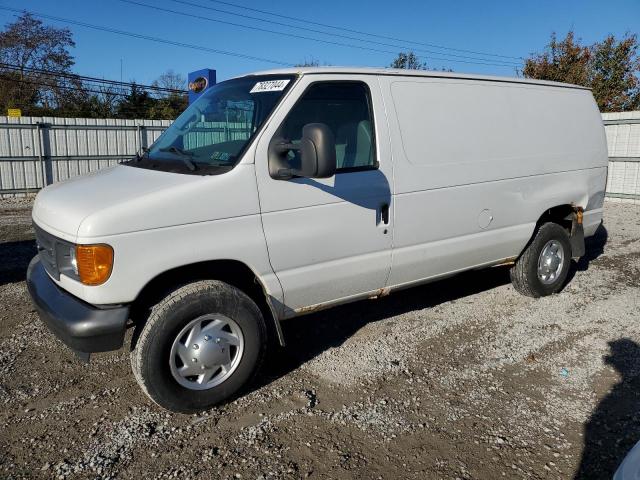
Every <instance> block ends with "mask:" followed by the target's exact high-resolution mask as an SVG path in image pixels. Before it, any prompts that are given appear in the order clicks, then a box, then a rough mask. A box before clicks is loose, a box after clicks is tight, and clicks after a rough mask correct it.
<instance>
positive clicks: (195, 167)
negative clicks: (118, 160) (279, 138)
mask: <svg viewBox="0 0 640 480" xmlns="http://www.w3.org/2000/svg"><path fill="white" fill-rule="evenodd" d="M293 80H294V77H293V76H287V75H277V76H276V75H268V76H267V75H263V76H250V77H244V78H238V79H233V80H228V81H226V82H221V83H219V84H217V85H215V86H213V87H211V88H209V89H208V90H206V91H205V92H204V93H203V94H202V95H201V96H200V98H198V100H196V101H195V102H193V103H192V104H191V105H190V106H189V107H188V108H187V109H186V110H185V111H184V112H183V113H182V114H181V115H180V116H179V117H178V118H177V119H176V120H175V121H174V122H173V123H172V124H171V126H170V127H169V128H167V130H166V131H165V132H164V133H163V134H162V135H161V136H160V137H159V138H158V140H156V141H155V142H154V143H153V145H151V147H150V148H149V149H148V150H147V151H146V152H144V153H143V154H140V155H138V156H137V157H136V158H135V159H133V160H131V161H129V162H127V163H126V165H129V166H132V167H139V168H148V169H153V170H163V171H167V172H176V173H186V174H193V175H216V174H221V173H225V172H227V171H229V170H231V169H232V168H233V167H234V166H235V165H236V164H237V163H238V161H239V160H240V158H241V156H242V154H243V153H244V151H245V150H246V148H247V146H248V145H249V143H250V142H251V139H252V138H253V136H254V135H255V133H256V132H257V130H258V129H259V128H260V126H261V125H262V124H263V123H264V121H265V120H266V119H267V117H268V116H269V115H270V114H271V112H272V111H273V110H274V108H275V106H276V105H277V104H278V102H279V101H280V99H281V98H282V97H283V95H284V93H285V92H286V91H287V89H288V88H289V87H290V86H291V85H292V84H293Z"/></svg>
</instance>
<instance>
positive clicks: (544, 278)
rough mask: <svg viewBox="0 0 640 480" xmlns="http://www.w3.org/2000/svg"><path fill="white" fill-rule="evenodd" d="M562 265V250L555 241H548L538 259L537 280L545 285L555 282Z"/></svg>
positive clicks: (560, 245) (559, 244)
mask: <svg viewBox="0 0 640 480" xmlns="http://www.w3.org/2000/svg"><path fill="white" fill-rule="evenodd" d="M563 264H564V248H563V247H562V244H561V243H560V242H559V241H557V240H549V241H548V242H547V243H546V244H545V246H544V247H543V248H542V251H541V252H540V258H539V259H538V279H540V281H541V282H542V283H544V284H545V285H549V284H551V283H553V282H555V281H556V280H557V279H558V277H559V276H560V273H561V272H562V267H563Z"/></svg>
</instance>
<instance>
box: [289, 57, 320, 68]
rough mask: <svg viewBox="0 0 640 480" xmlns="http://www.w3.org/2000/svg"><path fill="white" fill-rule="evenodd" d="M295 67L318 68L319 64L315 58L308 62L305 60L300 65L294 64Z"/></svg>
mask: <svg viewBox="0 0 640 480" xmlns="http://www.w3.org/2000/svg"><path fill="white" fill-rule="evenodd" d="M295 66H296V67H319V66H320V62H319V61H318V60H316V59H315V58H313V57H311V58H310V59H309V60H307V59H306V58H305V59H304V61H303V62H302V63H296V64H295Z"/></svg>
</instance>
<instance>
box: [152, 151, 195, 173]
mask: <svg viewBox="0 0 640 480" xmlns="http://www.w3.org/2000/svg"><path fill="white" fill-rule="evenodd" d="M160 151H161V152H171V153H175V154H176V155H178V157H179V158H180V159H181V160H182V161H183V162H184V164H185V165H186V166H187V167H188V168H189V170H191V171H192V172H193V171H194V170H195V169H196V168H197V167H196V164H195V163H193V162H192V161H191V157H193V153H191V152H186V151H184V150H182V149H181V148H178V147H166V148H161V149H160Z"/></svg>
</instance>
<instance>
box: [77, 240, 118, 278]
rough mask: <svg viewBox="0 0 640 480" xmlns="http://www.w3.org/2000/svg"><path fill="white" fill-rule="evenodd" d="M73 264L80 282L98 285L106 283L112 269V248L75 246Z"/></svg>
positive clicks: (105, 246)
mask: <svg viewBox="0 0 640 480" xmlns="http://www.w3.org/2000/svg"><path fill="white" fill-rule="evenodd" d="M74 259H75V263H76V268H77V271H78V277H80V281H81V282H82V283H84V284H85V285H100V284H103V283H104V282H106V281H107V279H108V278H109V276H110V275H111V269H112V268H113V248H111V247H110V246H109V245H105V244H98V245H77V246H76V251H75V257H74Z"/></svg>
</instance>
